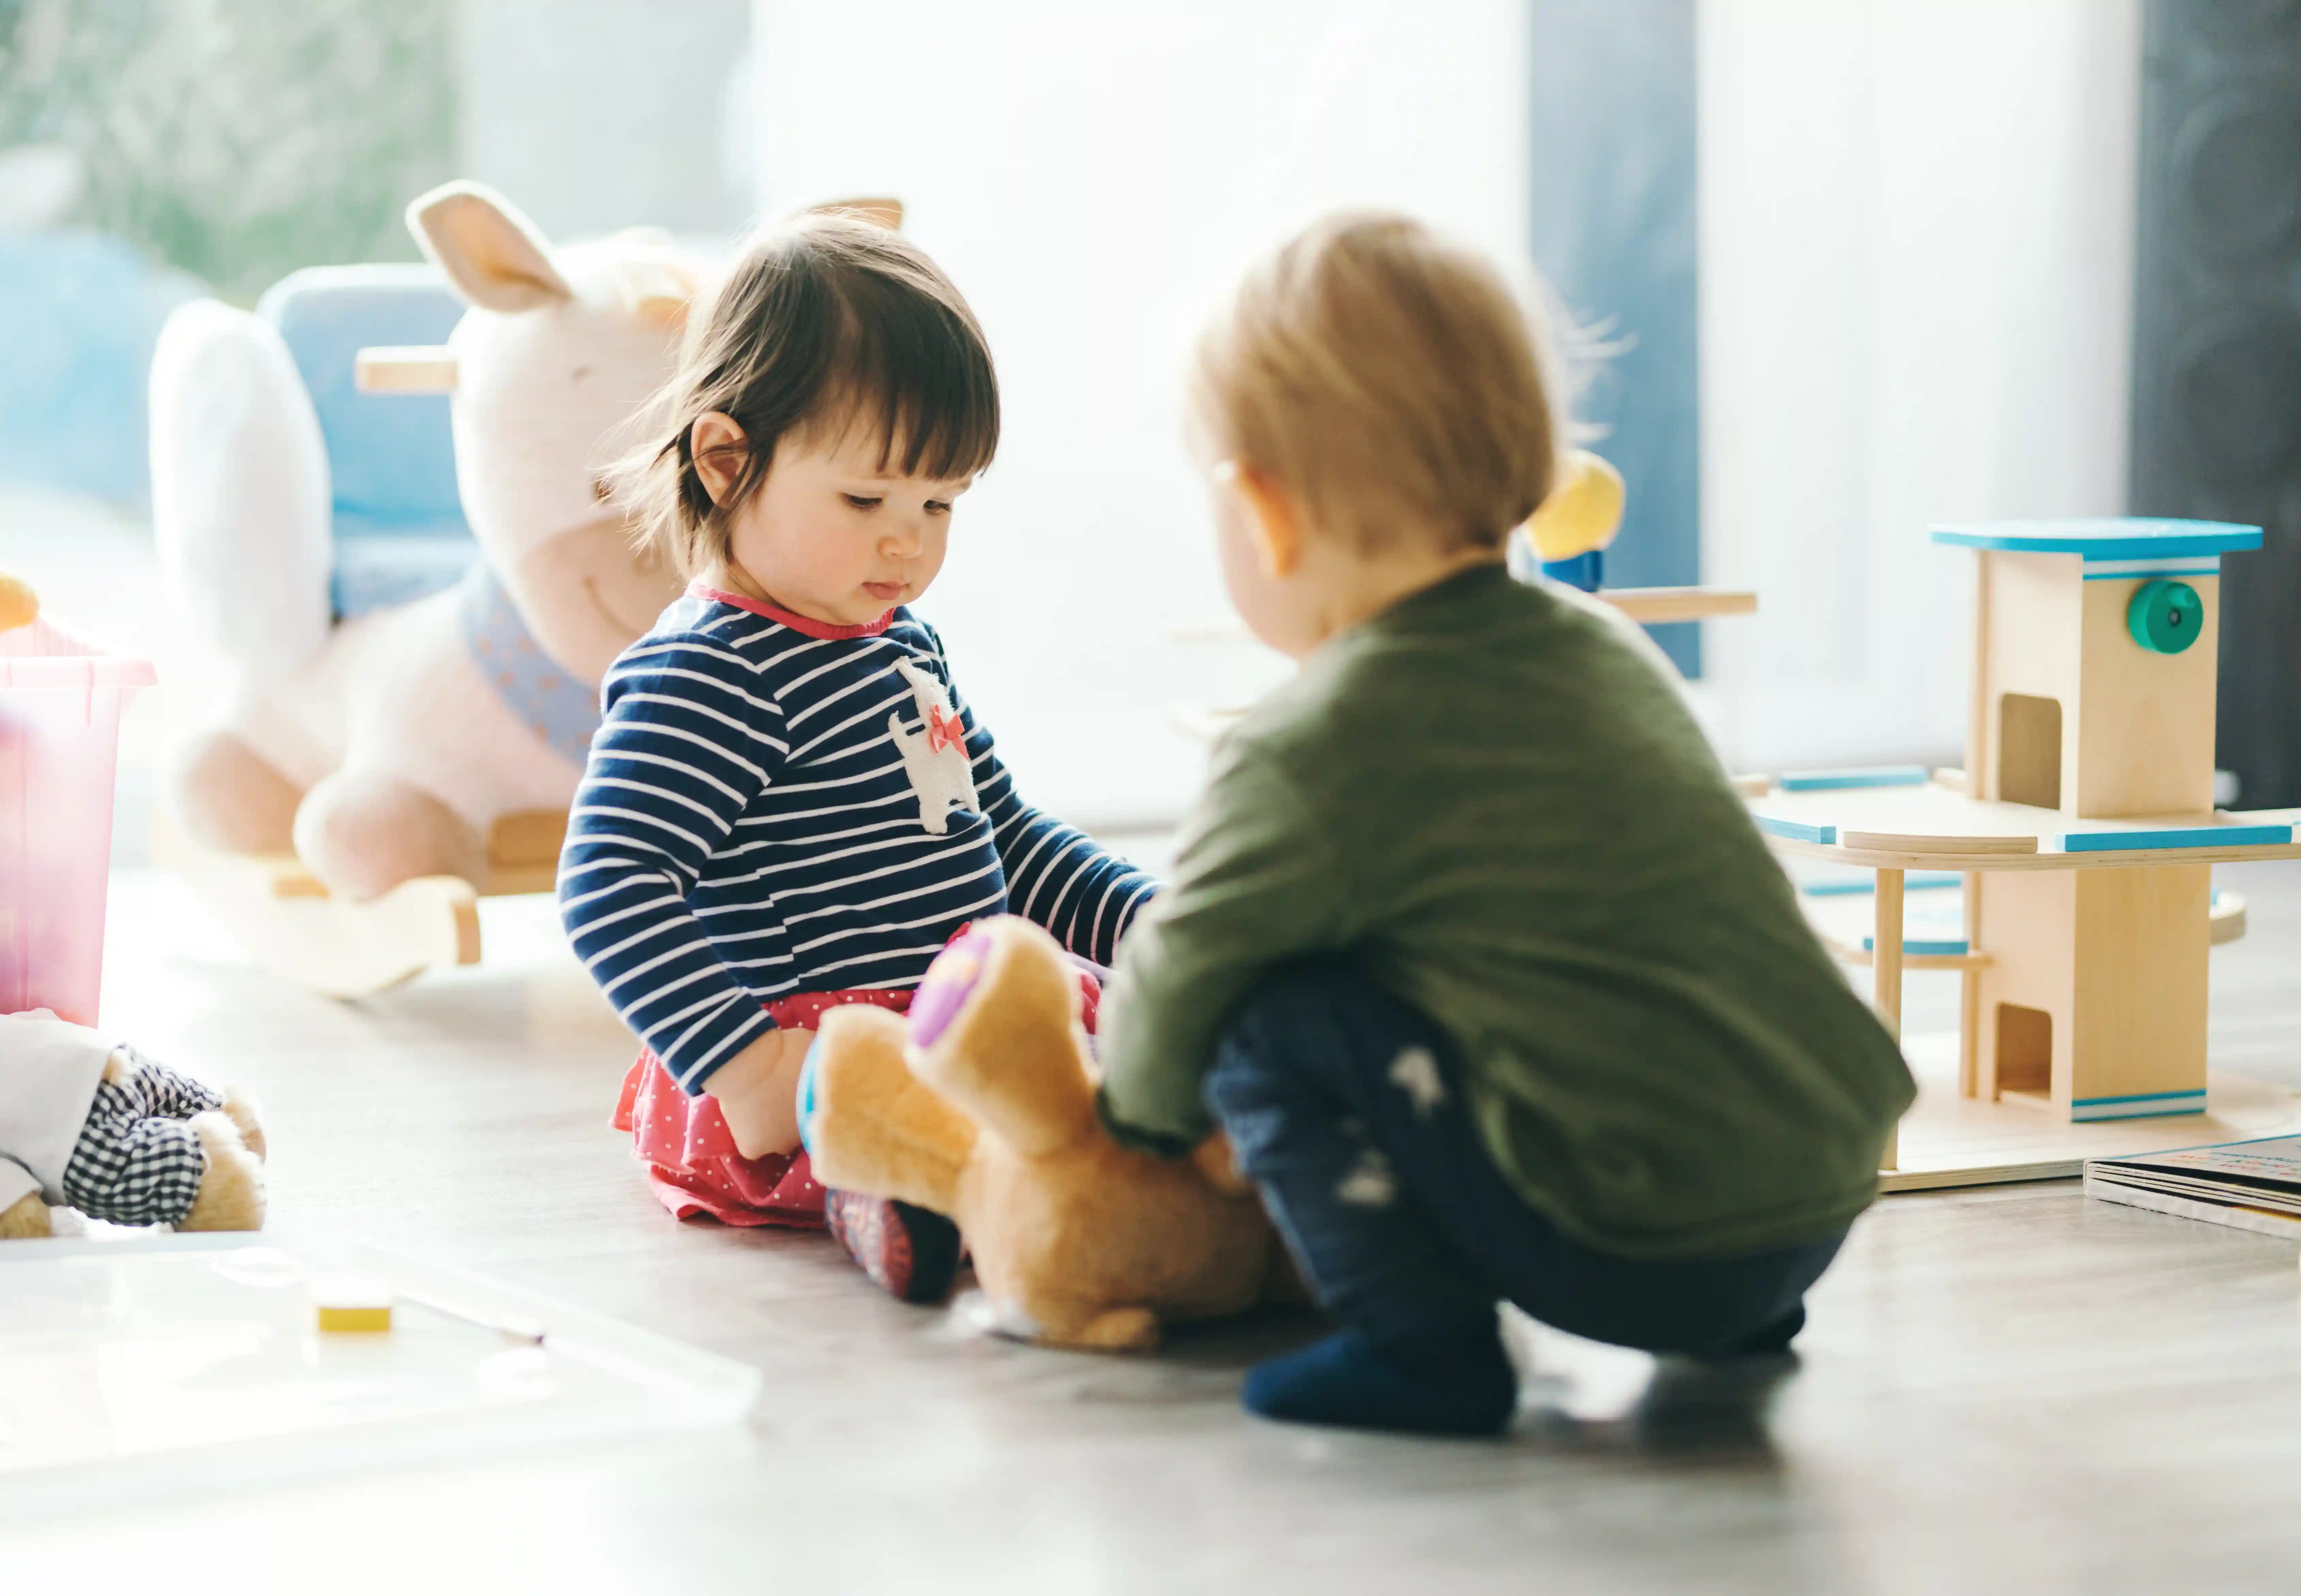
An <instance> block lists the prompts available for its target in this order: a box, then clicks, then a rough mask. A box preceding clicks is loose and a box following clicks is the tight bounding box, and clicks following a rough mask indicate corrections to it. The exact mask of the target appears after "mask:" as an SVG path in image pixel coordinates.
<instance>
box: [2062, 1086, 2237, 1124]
mask: <svg viewBox="0 0 2301 1596" xmlns="http://www.w3.org/2000/svg"><path fill="white" fill-rule="evenodd" d="M2204 1112H2205V1092H2204V1091H2203V1090H2193V1091H2137V1092H2131V1093H2129V1094H2127V1095H2126V1096H2124V1097H2115V1098H2079V1099H2075V1100H2073V1101H2072V1102H2071V1104H2070V1118H2071V1121H2073V1122H2078V1123H2091V1122H2092V1121H2095V1120H2101V1119H2156V1118H2159V1117H2161V1116H2169V1115H2175V1114H2203V1113H2204Z"/></svg>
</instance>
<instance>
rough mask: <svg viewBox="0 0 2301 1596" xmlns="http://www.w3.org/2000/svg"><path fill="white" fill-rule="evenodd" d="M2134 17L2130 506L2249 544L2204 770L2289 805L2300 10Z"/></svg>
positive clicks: (2292, 781)
mask: <svg viewBox="0 0 2301 1596" xmlns="http://www.w3.org/2000/svg"><path fill="white" fill-rule="evenodd" d="M2144 26H2145V34H2144V44H2143V56H2142V86H2141V151H2140V193H2139V196H2138V201H2139V203H2138V227H2139V238H2138V247H2137V250H2136V254H2135V277H2134V338H2133V438H2132V451H2131V460H2132V480H2131V483H2130V495H2131V502H2132V509H2133V513H2134V514H2138V515H2182V516H2193V517H2196V518H2199V519H2203V520H2208V521H2239V522H2252V523H2255V524H2257V525H2259V526H2261V527H2262V528H2263V529H2264V530H2265V531H2266V532H2267V538H2266V539H2265V541H2264V543H2263V547H2262V548H2261V550H2260V551H2259V552H2258V553H2255V554H2247V555H2234V556H2230V557H2229V558H2228V559H2226V560H2224V561H2223V563H2222V604H2221V612H2222V643H2221V713H2220V719H2219V723H2218V724H2217V725H2216V727H2215V740H2216V743H2217V749H2216V757H2217V760H2218V762H2219V764H2220V765H2221V766H2222V768H2223V769H2225V770H2230V771H2234V772H2235V773H2237V775H2238V782H2239V796H2240V800H2241V801H2242V802H2243V803H2244V804H2245V805H2246V806H2247V807H2249V808H2258V807H2263V806H2286V805H2296V804H2301V0H2148V5H2147V9H2146V22H2145V25H2144Z"/></svg>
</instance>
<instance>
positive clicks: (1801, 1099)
mask: <svg viewBox="0 0 2301 1596" xmlns="http://www.w3.org/2000/svg"><path fill="white" fill-rule="evenodd" d="M1624 630H1625V629H1623V628H1621V627H1620V626H1619V625H1617V624H1615V623H1611V622H1610V621H1609V620H1608V619H1606V618H1604V617H1603V616H1602V615H1601V614H1597V613H1595V611H1594V607H1586V606H1581V605H1577V604H1574V603H1569V602H1567V601H1564V600H1562V599H1560V598H1559V597H1554V596H1552V594H1550V593H1547V592H1544V591H1542V590H1540V589H1534V588H1529V587H1527V586H1524V585H1522V584H1520V583H1518V582H1516V581H1511V580H1510V577H1509V576H1508V574H1507V573H1506V572H1504V571H1503V570H1502V568H1501V567H1500V566H1499V565H1494V566H1478V567H1476V568H1474V569H1472V570H1470V571H1468V572H1464V573H1462V574H1460V575H1457V576H1454V577H1452V578H1450V579H1448V580H1447V581H1443V582H1440V583H1439V584H1437V585H1436V586H1435V587H1432V588H1429V589H1425V590H1424V591H1422V592H1420V593H1417V594H1415V595H1413V596H1411V597H1409V598H1407V599H1405V600H1403V601H1402V602H1401V603H1399V604H1398V605H1396V606H1393V607H1392V608H1391V609H1389V610H1387V611H1385V613H1383V614H1380V615H1377V616H1376V617H1375V618H1373V619H1372V620H1369V621H1368V622H1366V623H1362V624H1360V625H1359V626H1356V627H1353V628H1351V630H1349V631H1346V632H1344V633H1343V634H1341V635H1339V636H1337V637H1335V638H1334V639H1331V640H1330V641H1328V642H1327V643H1326V645H1325V646H1323V647H1322V648H1319V649H1318V650H1317V651H1316V652H1315V653H1314V654H1312V655H1311V656H1310V657H1309V659H1307V660H1306V661H1305V662H1304V663H1303V666H1302V669H1301V672H1300V673H1299V674H1298V675H1297V676H1296V677H1295V678H1294V680H1293V681H1291V682H1289V683H1288V684H1287V685H1286V686H1285V687H1284V688H1282V689H1279V690H1278V691H1277V692H1276V693H1275V694H1273V695H1272V696H1271V697H1270V698H1268V699H1266V700H1265V701H1264V702H1263V703H1262V704H1261V705H1259V706H1258V707H1257V708H1256V709H1255V710H1254V711H1253V712H1252V713H1251V714H1250V715H1248V717H1247V718H1246V719H1245V720H1244V721H1243V723H1241V724H1240V725H1239V726H1238V727H1237V728H1235V729H1234V731H1232V732H1231V733H1230V734H1229V736H1228V737H1226V739H1225V740H1224V741H1223V743H1222V746H1221V748H1219V749H1218V751H1217V755H1216V757H1215V762H1214V769H1213V773H1212V778H1211V781H1210V783H1209V788H1208V790H1207V792H1206V795H1205V797H1204V798H1202V799H1201V802H1200V804H1199V806H1198V807H1197V809H1196V811H1195V812H1194V814H1193V815H1192V818H1191V820H1190V822H1189V823H1188V824H1187V826H1186V828H1185V832H1184V840H1183V846H1182V848H1181V851H1180V854H1179V856H1178V859H1177V862H1176V872H1175V879H1174V882H1173V883H1172V884H1171V885H1170V886H1169V887H1168V889H1167V890H1166V892H1164V893H1163V894H1162V895H1161V896H1160V897H1159V898H1158V899H1157V900H1156V902H1155V903H1154V904H1153V906H1152V907H1151V909H1150V910H1149V911H1148V912H1147V914H1146V915H1145V917H1144V918H1143V919H1142V921H1140V922H1138V923H1137V924H1136V926H1135V927H1134V931H1133V932H1131V933H1130V935H1129V937H1128V939H1127V940H1126V941H1125V944H1124V945H1123V946H1122V948H1121V949H1120V955H1119V961H1118V968H1117V974H1116V976H1115V977H1114V980H1113V982H1112V985H1111V990H1110V992H1109V999H1108V1001H1107V1003H1106V1006H1105V1007H1104V1010H1103V1018H1102V1047H1103V1064H1104V1070H1105V1078H1104V1086H1103V1113H1104V1116H1105V1117H1106V1119H1107V1120H1108V1121H1109V1123H1110V1124H1111V1126H1112V1128H1113V1130H1114V1131H1116V1132H1118V1133H1119V1134H1120V1135H1121V1136H1123V1137H1126V1138H1128V1139H1130V1140H1137V1141H1142V1143H1144V1144H1148V1145H1162V1146H1165V1147H1167V1148H1169V1149H1171V1148H1173V1147H1175V1146H1177V1145H1182V1144H1184V1143H1187V1142H1191V1141H1196V1140H1197V1139H1198V1138H1200V1137H1201V1136H1202V1135H1203V1134H1204V1133H1205V1132H1206V1131H1207V1130H1208V1129H1209V1128H1210V1122H1209V1118H1208V1116H1207V1112H1206V1109H1205V1107H1203V1105H1202V1103H1201V1099H1200V1082H1201V1078H1202V1077H1203V1076H1204V1075H1205V1074H1206V1072H1207V1069H1208V1067H1209V1065H1211V1064H1212V1062H1213V1054H1214V1049H1215V1045H1216V1041H1217V1038H1218V1036H1219V1034H1220V1032H1221V1031H1222V1029H1223V1027H1224V1025H1225V1024H1226V1021H1227V1019H1228V1018H1229V1016H1230V1015H1232V1014H1233V1013H1234V1011H1235V1009H1236V1007H1237V1006H1238V1005H1239V1003H1240V1002H1241V1000H1242V999H1244V998H1245V997H1246V995H1247V994H1248V992H1249V991H1250V990H1251V989H1252V988H1253V986H1254V985H1255V983H1256V982H1257V981H1258V980H1259V978H1260V977H1261V976H1263V975H1264V974H1265V973H1268V971H1270V970H1271V969H1272V968H1273V967H1274V966H1275V965H1279V964H1281V963H1283V962H1284V961H1286V960H1289V959H1292V958H1296V957H1301V956H1304V955H1307V954H1312V953H1339V954H1346V955H1349V956H1351V957H1353V958H1355V959H1356V960H1357V961H1358V962H1359V964H1360V966H1361V967H1362V968H1363V969H1364V970H1365V972H1366V973H1367V974H1368V977H1369V978H1371V979H1372V980H1374V981H1376V982H1380V983H1381V984H1382V985H1383V986H1384V987H1385V988H1386V989H1388V990H1390V991H1392V992H1393V993H1394V994H1395V995H1396V996H1398V997H1399V998H1401V999H1404V1000H1405V1001H1406V1002H1408V1003H1410V1004H1411V1005H1413V1006H1414V1007H1417V1008H1418V1009H1420V1010H1421V1011H1423V1012H1424V1013H1425V1014H1427V1015H1429V1016H1430V1017H1431V1018H1432V1019H1434V1020H1435V1022H1436V1023H1437V1024H1439V1025H1440V1026H1441V1028H1443V1030H1444V1031H1445V1032H1446V1033H1447V1034H1448V1035H1449V1036H1450V1037H1451V1038H1452V1040H1453V1042H1454V1043H1455V1045H1456V1047H1457V1049H1459V1051H1460V1057H1461V1059H1462V1065H1463V1070H1464V1073H1465V1075H1466V1078H1467V1084H1468V1092H1469V1095H1470V1098H1471V1099H1472V1108H1473V1111H1474V1112H1475V1114H1476V1116H1477V1123H1478V1125H1479V1128H1480V1130H1481V1132H1483V1133H1484V1136H1485V1142H1486V1145H1487V1146H1488V1147H1489V1149H1492V1151H1493V1153H1494V1158H1495V1160H1496V1161H1497V1163H1498V1164H1499V1165H1500V1166H1501V1167H1502V1170H1503V1171H1504V1172H1505V1173H1506V1174H1508V1175H1509V1176H1510V1179H1511V1181H1512V1182H1514V1183H1515V1184H1516V1186H1517V1187H1518V1188H1519V1191H1521V1192H1522V1193H1523V1194H1524V1195H1525V1197H1526V1198H1527V1200H1528V1201H1529V1202H1530V1203H1532V1204H1533V1205H1534V1206H1535V1207H1537V1208H1539V1209H1540V1210H1541V1211H1542V1212H1544V1214H1546V1215H1547V1216H1550V1217H1551V1219H1552V1221H1553V1222H1555V1223H1556V1224H1558V1225H1559V1227H1560V1229H1561V1230H1563V1231H1565V1232H1567V1233H1569V1234H1570V1235H1572V1236H1574V1237H1575V1238H1577V1240H1579V1241H1584V1242H1586V1243H1587V1244H1589V1245H1591V1246H1594V1247H1598V1248H1601V1249H1606V1250H1609V1251H1612V1252H1615V1253H1617V1254H1619V1255H1623V1256H1628V1257H1641V1258H1698V1257H1719V1256H1727V1255H1730V1254H1733V1253H1736V1252H1744V1251H1751V1250H1755V1249H1761V1248H1766V1247H1771V1246H1777V1245H1789V1244H1792V1243H1795V1242H1799V1241H1810V1240H1815V1239H1819V1238H1820V1237H1821V1236H1824V1235H1826V1234H1828V1233H1830V1232H1832V1231H1834V1230H1836V1229H1838V1228H1842V1227H1843V1226H1844V1225H1845V1224H1847V1223H1848V1222H1849V1221H1850V1220H1852V1218H1853V1216H1854V1215H1856V1214H1857V1213H1859V1212H1860V1211H1861V1210H1862V1207H1865V1206H1866V1205H1867V1204H1868V1203H1869V1201H1870V1198H1871V1197H1872V1196H1873V1195H1874V1194H1875V1192H1876V1190H1877V1184H1878V1174H1877V1172H1878V1156H1879V1154H1880V1152H1881V1151H1882V1150H1883V1147H1884V1143H1885V1139H1886V1135H1887V1130H1888V1128H1889V1127H1890V1126H1891V1125H1892V1124H1893V1123H1894V1121H1895V1119H1896V1118H1897V1117H1899V1116H1900V1114H1901V1112H1902V1110H1903V1109H1904V1108H1905V1107H1908V1106H1909V1103H1910V1100H1911V1098H1912V1095H1913V1091H1914V1089H1913V1087H1912V1082H1911V1080H1910V1073H1909V1070H1908V1067H1907V1066H1906V1065H1904V1063H1903V1061H1902V1057H1901V1054H1900V1052H1899V1050H1898V1049H1896V1048H1895V1045H1894V1043H1893V1041H1892V1040H1891V1039H1890V1038H1888V1037H1887V1034H1886V1032H1885V1031H1884V1029H1883V1028H1882V1027H1880V1026H1879V1025H1878V1022H1877V1020H1876V1019H1875V1018H1874V1017H1873V1016H1872V1015H1871V1014H1870V1010H1869V1008H1868V1007H1867V1006H1866V1005H1864V1004H1863V1003H1862V1000H1861V999H1860V998H1858V997H1857V996H1855V995H1854V993H1853V991H1852V990H1850V989H1849V988H1848V987H1847V986H1846V984H1845V980H1844V979H1843V977H1841V976H1840V975H1839V973H1838V972H1837V969H1836V967H1835V966H1834V965H1831V963H1830V962H1829V959H1828V955H1827V954H1825V953H1824V951H1823V950H1822V948H1821V947H1820V943H1819V942H1818V941H1817V940H1816V939H1815V937H1814V935H1813V933H1812V931H1810V930H1809V929H1808V928H1807V926H1806V924H1805V922H1804V919H1803V916H1802V915H1800V913H1799V911H1798V907H1797V903H1796V900H1795V897H1794V895H1793V892H1792V890H1791V888H1790V885H1789V883H1788V882H1787V881H1786V879H1785V878H1784V876H1783V874H1782V872H1781V870H1780V868H1779V867H1778V865H1776V864H1775V862H1774V860H1773V858H1772V856H1770V854H1769V853H1768V852H1767V849H1766V847H1765V845H1764V843H1763V842H1762V841H1761V839H1760V837H1759V835H1758V832H1757V830H1756V828H1755V827H1754V826H1753V824H1752V823H1751V821H1750V817H1749V815H1748V813H1747V811H1746V810H1745V808H1744V806H1743V804H1742V801H1741V799H1740V798H1739V797H1738V796H1737V795H1736V793H1735V791H1734V790H1733V787H1732V785H1731V784H1730V783H1729V782H1728V780H1727V778H1726V775H1725V773H1724V772H1723V771H1721V770H1720V769H1719V765H1718V762H1717V759H1716V757H1715V756H1713V755H1712V754H1711V750H1710V747H1709V745H1708V743H1707V742H1706V741H1705V740H1703V735H1702V732H1701V731H1700V729H1699V728H1698V727H1696V726H1695V724H1694V721H1693V718H1692V716H1691V715H1690V714H1688V713H1687V711H1686V706H1685V704H1684V703H1683V701H1682V700H1681V699H1680V698H1679V696H1678V691H1677V689H1676V688H1675V687H1674V685H1673V684H1672V683H1671V682H1670V681H1668V680H1667V679H1665V677H1664V676H1663V675H1662V673H1661V672H1660V671H1659V670H1657V669H1656V667H1655V665H1654V664H1652V663H1650V661H1649V659H1648V658H1647V657H1646V656H1645V655H1644V654H1642V652H1641V650H1640V647H1639V645H1638V643H1637V642H1636V640H1635V639H1632V638H1629V637H1626V636H1625V635H1624Z"/></svg>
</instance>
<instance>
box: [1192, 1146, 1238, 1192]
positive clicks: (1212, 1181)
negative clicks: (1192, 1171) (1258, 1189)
mask: <svg viewBox="0 0 2301 1596" xmlns="http://www.w3.org/2000/svg"><path fill="white" fill-rule="evenodd" d="M1191 1162H1192V1163H1193V1164H1195V1165H1197V1166H1199V1173H1200V1174H1202V1175H1204V1176H1206V1177H1207V1184H1209V1185H1210V1186H1212V1187H1213V1188H1214V1189H1215V1190H1216V1191H1219V1192H1221V1193H1222V1194H1223V1195H1224V1196H1226V1197H1251V1196H1252V1195H1253V1193H1254V1182H1252V1181H1250V1180H1248V1179H1247V1178H1246V1176H1244V1175H1243V1174H1240V1173H1239V1168H1238V1157H1237V1155H1236V1154H1235V1153H1234V1152H1233V1151H1232V1150H1231V1145H1230V1138H1229V1137H1227V1136H1226V1135H1224V1134H1223V1133H1222V1132H1220V1131H1217V1132H1215V1133H1214V1134H1213V1135H1211V1136H1209V1137H1208V1138H1207V1139H1206V1140H1205V1141H1201V1142H1200V1143H1199V1146H1198V1150H1197V1151H1196V1152H1194V1153H1192V1155H1191Z"/></svg>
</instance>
